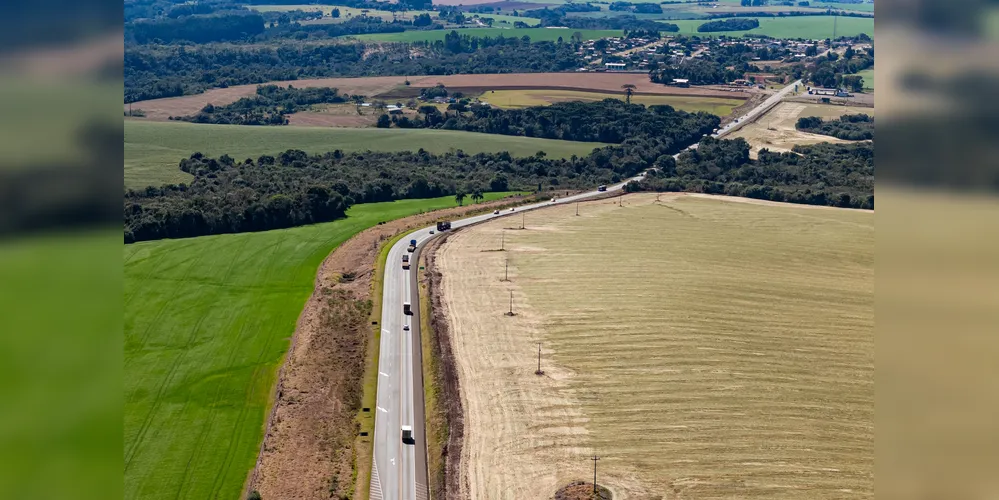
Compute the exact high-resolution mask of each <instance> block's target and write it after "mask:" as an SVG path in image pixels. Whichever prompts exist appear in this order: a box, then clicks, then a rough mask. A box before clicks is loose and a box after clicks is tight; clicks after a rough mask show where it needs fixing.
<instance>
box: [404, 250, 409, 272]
mask: <svg viewBox="0 0 999 500" xmlns="http://www.w3.org/2000/svg"><path fill="white" fill-rule="evenodd" d="M402 268H403V269H409V254H404V255H403V256H402Z"/></svg>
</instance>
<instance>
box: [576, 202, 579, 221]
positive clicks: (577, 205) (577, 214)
mask: <svg viewBox="0 0 999 500" xmlns="http://www.w3.org/2000/svg"><path fill="white" fill-rule="evenodd" d="M576 217H579V202H578V201H577V202H576Z"/></svg>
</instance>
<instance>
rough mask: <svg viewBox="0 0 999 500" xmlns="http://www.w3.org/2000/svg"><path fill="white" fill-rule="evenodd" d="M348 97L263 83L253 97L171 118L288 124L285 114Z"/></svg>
mask: <svg viewBox="0 0 999 500" xmlns="http://www.w3.org/2000/svg"><path fill="white" fill-rule="evenodd" d="M357 98H358V99H361V98H363V96H357ZM350 99H351V96H349V95H346V94H340V93H339V91H338V90H337V89H334V88H329V87H317V88H314V87H309V88H304V89H296V88H295V87H293V86H291V85H288V86H287V87H278V86H277V85H262V86H259V87H257V95H256V96H253V97H243V98H242V99H239V100H238V101H236V102H234V103H232V104H229V105H226V106H213V105H212V104H208V105H206V106H205V107H204V108H202V109H201V111H199V112H198V114H196V115H193V116H182V117H176V118H174V119H176V120H182V121H188V122H195V123H218V124H223V125H287V124H288V118H287V116H286V115H288V114H291V113H295V112H298V111H304V110H306V109H308V108H309V107H310V106H312V105H313V104H324V103H343V102H348V101H349V100H350Z"/></svg>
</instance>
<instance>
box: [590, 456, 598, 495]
mask: <svg viewBox="0 0 999 500" xmlns="http://www.w3.org/2000/svg"><path fill="white" fill-rule="evenodd" d="M590 460H593V494H594V495H596V494H597V460H600V457H598V456H596V455H595V454H594V455H593V458H591V459H590Z"/></svg>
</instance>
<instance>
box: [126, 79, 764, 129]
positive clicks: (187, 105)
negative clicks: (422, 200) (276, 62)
mask: <svg viewBox="0 0 999 500" xmlns="http://www.w3.org/2000/svg"><path fill="white" fill-rule="evenodd" d="M406 79H407V77H403V76H373V77H366V78H316V79H305V80H294V81H284V82H269V83H273V84H275V85H282V86H284V85H294V86H295V87H299V88H304V87H335V88H337V89H340V92H342V93H345V94H360V95H366V96H369V97H372V96H376V95H378V94H384V93H386V92H389V91H392V90H395V89H397V88H399V87H403V86H404V85H403V84H404V82H405V81H406ZM408 79H409V82H410V85H411V86H412V87H432V86H434V85H436V84H438V83H443V84H444V85H445V86H447V87H449V88H454V89H458V88H471V89H480V90H486V89H493V90H501V89H511V88H516V89H526V88H563V89H572V90H590V91H610V92H623V91H622V89H621V86H622V85H625V84H632V85H635V87H636V89H635V91H636V92H640V93H645V94H654V95H680V96H701V97H726V98H733V99H745V98H746V97H747V94H745V93H741V92H730V91H726V90H720V89H714V88H711V89H708V88H696V87H691V88H677V87H667V86H665V85H659V84H655V83H652V82H650V81H649V76H648V75H647V74H645V73H585V74H580V73H507V74H492V75H439V76H410V77H408ZM256 91H257V85H238V86H233V87H229V88H225V89H212V90H209V91H207V92H204V93H202V94H196V95H187V96H181V97H168V98H164V99H152V100H148V101H140V102H136V103H132V108H133V109H141V110H143V111H145V112H146V119H148V120H166V119H167V118H169V117H170V116H185V115H192V114H195V113H197V112H198V111H199V110H200V109H201V108H203V107H205V105H206V104H209V103H211V104H214V105H216V106H221V105H225V104H230V103H233V102H235V101H237V100H238V99H240V98H241V97H249V96H252V95H254V94H255V93H256ZM124 109H125V110H126V111H127V110H128V105H127V104H126V105H125V106H124Z"/></svg>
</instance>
